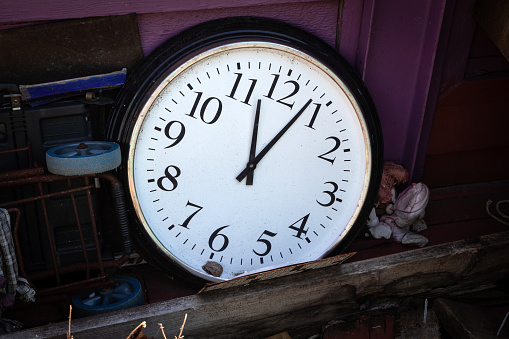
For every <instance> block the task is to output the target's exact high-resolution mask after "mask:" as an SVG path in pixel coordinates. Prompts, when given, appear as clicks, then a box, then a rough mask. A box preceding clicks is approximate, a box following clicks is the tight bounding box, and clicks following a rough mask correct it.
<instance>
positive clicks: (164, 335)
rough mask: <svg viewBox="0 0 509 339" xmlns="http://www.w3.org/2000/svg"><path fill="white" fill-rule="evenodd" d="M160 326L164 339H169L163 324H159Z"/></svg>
mask: <svg viewBox="0 0 509 339" xmlns="http://www.w3.org/2000/svg"><path fill="white" fill-rule="evenodd" d="M158 325H159V328H160V329H161V332H162V333H163V337H164V339H167V338H166V334H164V327H163V324H161V323H159V324H158Z"/></svg>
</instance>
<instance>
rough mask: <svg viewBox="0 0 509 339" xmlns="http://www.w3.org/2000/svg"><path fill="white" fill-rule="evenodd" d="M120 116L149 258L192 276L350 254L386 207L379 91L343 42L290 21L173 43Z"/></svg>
mask: <svg viewBox="0 0 509 339" xmlns="http://www.w3.org/2000/svg"><path fill="white" fill-rule="evenodd" d="M175 46H180V47H177V49H178V50H175ZM154 69H157V71H155V72H154V71H153V70H154ZM128 103H129V104H128ZM112 117H113V118H112V120H111V122H110V131H109V137H110V138H111V139H114V140H116V141H118V142H119V143H121V145H122V147H123V151H124V152H125V156H124V165H123V166H122V169H123V170H122V173H121V177H122V180H123V181H124V182H125V183H126V186H127V188H128V191H129V195H128V196H129V201H130V204H131V207H132V208H131V209H130V210H131V211H132V212H133V217H134V220H135V221H136V223H135V225H134V227H135V228H136V229H137V230H138V232H137V233H138V234H139V235H140V236H139V237H138V238H137V239H135V240H136V242H137V243H138V245H139V246H138V248H139V249H140V250H141V251H143V253H142V254H143V255H144V256H145V257H146V258H147V261H149V262H151V261H152V262H154V263H157V264H158V265H160V266H161V265H162V266H161V267H163V268H164V269H165V270H168V272H171V273H172V274H175V275H177V276H179V277H182V278H185V279H191V280H193V279H194V281H222V280H227V279H232V278H235V277H237V276H239V275H242V274H246V273H249V272H253V271H260V270H263V269H264V268H269V267H270V268H274V267H280V266H285V265H290V264H296V263H301V262H305V261H312V260H316V259H319V258H323V257H324V256H327V255H330V254H331V253H334V251H340V250H342V249H344V248H345V246H346V245H347V244H348V242H349V241H351V240H352V239H353V237H355V235H356V233H357V232H358V231H359V230H360V228H361V227H362V225H363V223H364V219H365V218H366V217H367V215H368V214H369V212H370V210H371V207H372V204H373V202H374V199H375V197H376V192H377V190H378V186H379V182H380V174H381V164H382V162H383V161H382V160H383V154H382V142H381V132H380V127H379V122H378V118H377V116H376V110H375V108H374V106H373V103H372V101H371V99H370V97H369V93H367V91H366V89H365V87H364V85H363V84H362V82H361V81H360V80H359V78H358V76H357V75H356V73H355V71H353V70H352V69H351V68H350V67H349V65H348V64H347V63H346V62H345V61H344V60H343V59H342V58H341V56H339V55H338V54H337V53H336V52H335V51H334V50H333V49H332V48H331V47H330V46H328V45H327V44H326V43H323V42H322V41H320V40H319V39H318V38H316V37H315V36H313V35H311V34H309V33H307V32H304V31H301V30H299V29H297V28H295V27H292V26H289V25H287V24H284V23H281V22H278V21H273V20H268V19H260V18H228V19H224V20H218V21H212V22H209V23H204V24H202V25H198V26H196V27H194V28H191V29H190V30H188V31H185V32H183V33H182V34H179V35H178V36H176V37H175V38H172V39H170V40H169V41H168V42H166V43H164V44H163V45H162V46H161V47H159V48H158V49H156V51H155V52H154V53H153V54H151V55H149V56H148V57H147V58H146V60H144V61H143V62H142V65H141V66H140V67H139V68H137V70H136V71H135V73H134V74H132V75H131V77H130V79H129V80H128V82H127V83H126V85H125V87H124V89H123V91H122V93H121V95H120V96H119V102H118V103H117V104H116V106H115V109H114V113H113V115H112ZM126 126H127V127H128V128H125V127H126ZM210 262H214V265H215V266H216V267H220V268H221V269H222V270H218V271H217V272H216V273H211V272H210V271H208V270H206V269H204V267H206V265H207V264H208V263H210ZM214 274H216V275H214Z"/></svg>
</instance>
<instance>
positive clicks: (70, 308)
mask: <svg viewBox="0 0 509 339" xmlns="http://www.w3.org/2000/svg"><path fill="white" fill-rule="evenodd" d="M71 314H72V305H69V331H68V332H67V339H72V336H71Z"/></svg>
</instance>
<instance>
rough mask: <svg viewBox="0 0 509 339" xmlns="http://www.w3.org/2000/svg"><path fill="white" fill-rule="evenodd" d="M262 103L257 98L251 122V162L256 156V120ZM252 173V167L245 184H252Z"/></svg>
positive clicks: (258, 117) (257, 120)
mask: <svg viewBox="0 0 509 339" xmlns="http://www.w3.org/2000/svg"><path fill="white" fill-rule="evenodd" d="M261 105H262V100H261V99H258V102H257V104H256V113H255V120H254V124H253V137H252V139H251V149H250V151H249V163H253V162H254V160H255V157H256V141H257V139H258V122H259V121H260V109H261ZM253 175H254V167H253V170H252V171H249V172H248V173H247V178H246V185H252V184H253Z"/></svg>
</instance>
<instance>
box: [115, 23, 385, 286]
mask: <svg viewBox="0 0 509 339" xmlns="http://www.w3.org/2000/svg"><path fill="white" fill-rule="evenodd" d="M248 40H249V41H252V40H255V41H263V42H273V43H278V44H282V45H286V46H290V47H293V48H295V49H297V50H300V51H302V52H304V53H306V54H308V55H310V56H312V57H313V58H316V59H317V60H319V61H320V62H322V63H323V64H324V65H326V66H327V67H329V69H331V70H332V71H333V72H335V74H336V75H337V76H338V77H339V78H340V79H342V81H343V82H344V83H345V84H346V86H348V88H349V89H350V91H351V93H352V94H353V96H354V97H355V100H356V101H357V103H358V105H359V107H360V108H361V111H362V115H363V117H364V119H365V123H366V128H367V136H368V142H369V143H370V146H371V150H372V157H371V161H370V166H371V168H370V169H371V177H370V180H369V187H368V191H367V195H366V199H365V202H364V205H363V207H362V208H361V211H360V214H359V216H358V218H357V219H356V221H355V223H354V225H353V227H352V228H351V230H350V231H349V232H348V234H347V235H346V236H345V237H344V238H343V239H342V240H341V241H340V242H339V244H338V246H337V247H336V248H335V249H334V251H333V252H332V253H331V255H335V254H339V253H341V252H342V251H344V250H345V248H346V247H347V246H348V244H350V243H351V241H352V240H354V238H355V237H356V236H357V235H358V233H359V232H360V231H361V230H362V228H363V227H364V224H365V221H366V220H367V218H368V216H369V213H370V211H371V209H372V207H373V205H374V203H375V200H376V197H377V193H378V189H379V187H380V181H381V176H382V169H383V137H382V130H381V127H380V122H379V119H378V115H377V111H376V108H375V105H374V103H373V100H372V98H371V96H370V94H369V92H368V90H367V88H366V86H365V84H364V83H363V81H362V80H361V78H360V77H359V76H358V74H357V73H356V71H355V70H354V69H353V68H352V67H351V66H350V65H349V64H348V62H347V61H346V60H345V59H344V58H343V57H342V56H341V55H340V54H339V53H338V52H337V51H336V50H334V49H333V48H332V47H331V46H330V45H328V44H327V43H325V42H324V41H323V40H321V39H319V38H318V37H316V36H315V35H313V34H310V33H309V32H307V31H304V30H302V29H300V28H298V27H295V26H293V25H290V24H287V23H284V22H281V21H277V20H273V19H267V18H260V17H232V18H224V19H217V20H213V21H208V22H205V23H202V24H199V25H197V26H194V27H192V28H189V29H187V30H185V31H183V32H181V33H179V34H177V35H175V36H174V37H171V38H170V39H168V40H167V41H165V42H164V43H162V44H161V45H160V46H158V47H157V48H156V49H155V50H154V51H153V52H152V53H150V54H149V55H148V56H147V57H146V58H145V59H143V60H142V61H141V62H140V63H139V64H138V65H137V66H136V67H135V68H134V69H133V70H132V72H130V74H129V76H128V79H127V81H126V83H125V84H124V87H123V88H122V90H121V92H120V93H119V95H118V97H117V99H116V101H115V104H114V105H113V107H112V109H111V115H110V117H109V121H108V123H107V127H106V128H107V130H106V137H107V138H108V140H111V141H115V142H117V143H119V145H120V147H121V151H122V155H123V160H122V165H121V166H120V167H119V169H117V175H118V176H119V178H120V180H121V181H123V182H124V183H126V182H127V177H128V174H127V161H128V159H127V155H128V152H129V146H130V145H129V141H130V138H131V135H132V132H133V128H134V125H135V123H136V120H137V119H138V116H139V114H140V111H141V109H142V107H143V106H144V104H145V103H146V102H147V100H148V98H149V96H150V94H151V93H152V92H153V91H154V90H155V89H156V88H157V87H158V85H159V84H160V83H161V82H162V81H163V80H164V79H165V78H166V77H167V76H168V75H169V74H170V73H171V72H172V71H173V70H175V69H176V68H177V67H178V66H180V65H181V64H183V63H184V62H186V61H187V60H189V59H191V58H192V57H194V56H196V55H198V54H200V53H201V52H203V51H206V50H208V49H210V48H213V47H216V46H220V45H223V44H228V43H233V42H239V41H248ZM127 193H129V192H127ZM127 196H128V199H127V200H128V201H129V206H128V210H129V212H130V213H129V214H130V216H131V225H132V235H133V238H134V243H135V248H136V249H137V251H138V252H139V253H140V254H141V255H142V256H143V257H145V258H146V260H147V261H148V262H149V263H151V264H152V265H154V266H155V267H158V268H159V269H161V270H162V271H163V272H165V273H167V274H169V275H173V276H176V277H178V278H181V279H185V280H187V281H189V282H192V283H198V284H202V283H203V282H204V281H203V280H201V278H197V277H194V276H191V274H190V273H189V272H187V271H185V270H184V269H182V268H180V267H178V266H177V265H175V264H174V263H173V262H171V259H170V258H168V256H167V255H166V254H163V253H162V251H161V250H159V249H158V248H157V247H156V246H154V242H153V240H151V239H150V237H149V236H148V235H147V234H146V232H145V231H144V227H143V226H142V225H141V223H140V222H139V220H138V218H137V216H136V212H135V211H134V206H133V203H132V200H131V199H130V196H129V194H127Z"/></svg>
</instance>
